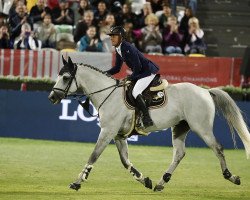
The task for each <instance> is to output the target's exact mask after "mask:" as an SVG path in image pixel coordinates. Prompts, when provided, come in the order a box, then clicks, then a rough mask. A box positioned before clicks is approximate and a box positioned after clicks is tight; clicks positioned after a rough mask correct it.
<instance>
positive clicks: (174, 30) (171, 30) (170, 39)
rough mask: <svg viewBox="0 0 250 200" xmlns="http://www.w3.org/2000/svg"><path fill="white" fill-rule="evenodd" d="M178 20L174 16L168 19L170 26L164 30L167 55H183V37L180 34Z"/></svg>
mask: <svg viewBox="0 0 250 200" xmlns="http://www.w3.org/2000/svg"><path fill="white" fill-rule="evenodd" d="M178 29H179V28H178V25H177V18H176V17H175V16H174V15H172V16H170V17H169V18H168V26H167V28H165V29H164V30H163V51H164V53H167V54H173V53H177V54H181V53H182V49H181V41H182V35H181V34H180V33H179V30H178Z"/></svg>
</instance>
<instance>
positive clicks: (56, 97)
mask: <svg viewBox="0 0 250 200" xmlns="http://www.w3.org/2000/svg"><path fill="white" fill-rule="evenodd" d="M48 99H49V100H50V102H51V103H53V104H58V103H60V102H61V100H62V98H60V97H59V95H57V94H56V93H55V92H54V91H52V92H51V93H50V94H49V96H48Z"/></svg>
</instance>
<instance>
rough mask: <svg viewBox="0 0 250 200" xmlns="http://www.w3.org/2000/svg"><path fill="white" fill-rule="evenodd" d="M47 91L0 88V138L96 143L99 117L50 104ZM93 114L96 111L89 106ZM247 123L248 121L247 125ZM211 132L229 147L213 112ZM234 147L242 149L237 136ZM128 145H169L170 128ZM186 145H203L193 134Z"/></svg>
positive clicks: (66, 103)
mask: <svg viewBox="0 0 250 200" xmlns="http://www.w3.org/2000/svg"><path fill="white" fill-rule="evenodd" d="M48 95H49V93H47V92H21V91H6V90H0V137H18V138H31V139H45V140H60V141H78V142H96V140H97V137H98V134H99V131H100V127H99V119H98V118H97V117H91V116H89V114H88V113H86V112H85V111H84V110H83V108H82V107H81V106H80V105H78V103H77V102H76V101H74V100H69V99H66V100H63V101H62V102H61V103H60V104H58V105H52V104H51V103H50V101H49V100H48ZM237 104H238V106H239V107H240V108H241V110H242V111H243V115H244V117H245V118H246V119H248V120H249V119H250V103H249V102H237ZM91 110H92V113H93V114H96V111H95V110H94V108H93V106H92V105H91ZM249 125H250V123H249V121H248V126H249ZM214 134H215V136H216V138H217V140H218V141H219V142H220V143H221V144H222V145H223V146H224V147H225V148H233V141H232V137H231V134H230V131H229V127H228V125H227V124H226V121H225V119H224V118H223V117H222V116H218V115H216V118H215V123H214ZM236 139H237V146H238V148H243V145H242V143H241V141H240V139H239V137H238V136H237V137H236ZM129 143H131V144H142V145H156V146H172V136H171V132H170V129H168V130H164V131H159V132H153V133H151V134H150V135H149V136H139V137H138V136H134V137H132V138H130V141H129ZM186 146H192V147H204V146H206V144H205V143H204V142H203V141H202V140H201V139H200V138H199V137H198V136H197V135H196V134H194V133H192V132H190V133H189V134H188V136H187V140H186Z"/></svg>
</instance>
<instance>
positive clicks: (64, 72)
mask: <svg viewBox="0 0 250 200" xmlns="http://www.w3.org/2000/svg"><path fill="white" fill-rule="evenodd" d="M62 59H63V65H64V66H63V67H62V69H61V70H60V72H59V75H58V77H57V81H56V84H55V85H54V87H53V89H52V91H51V93H50V95H49V96H48V98H49V100H50V101H51V102H52V103H53V104H58V103H60V102H61V100H62V99H64V98H65V97H67V96H68V95H69V94H71V93H74V92H76V90H77V89H78V86H77V82H76V78H75V75H76V71H77V65H75V64H74V63H73V62H72V60H71V58H70V57H69V58H68V62H67V61H66V60H65V59H64V57H62ZM73 82H75V84H72V83H73Z"/></svg>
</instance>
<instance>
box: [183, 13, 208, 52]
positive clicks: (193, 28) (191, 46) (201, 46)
mask: <svg viewBox="0 0 250 200" xmlns="http://www.w3.org/2000/svg"><path fill="white" fill-rule="evenodd" d="M188 24H189V36H188V38H187V43H186V46H185V49H184V50H185V53H186V54H193V53H194V54H195V53H198V54H205V49H206V45H205V42H204V32H203V30H202V29H201V28H200V25H199V20H198V19H197V18H196V17H192V18H190V19H189V21H188Z"/></svg>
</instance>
